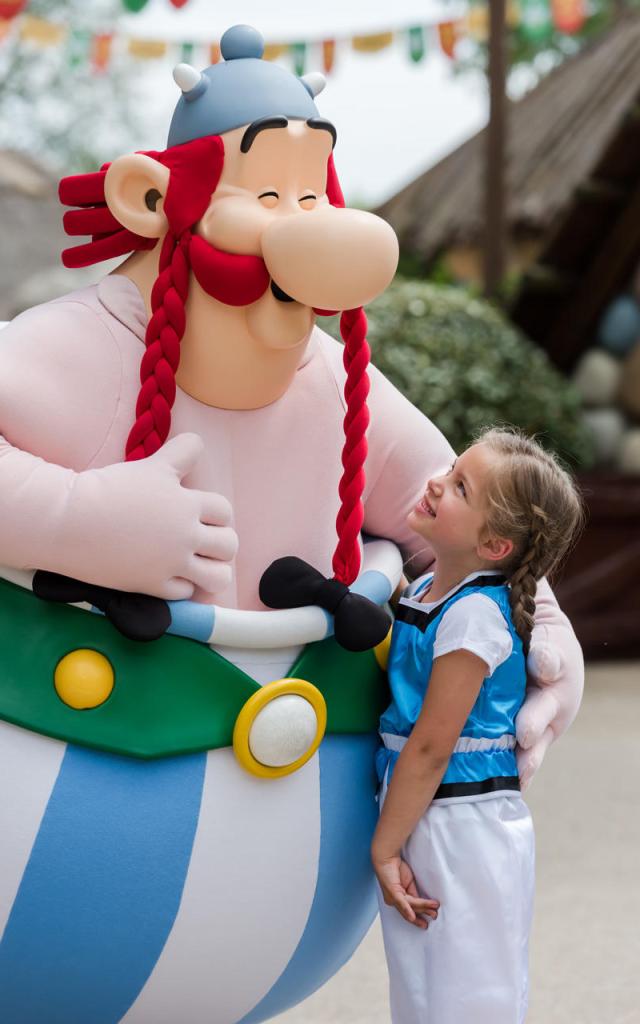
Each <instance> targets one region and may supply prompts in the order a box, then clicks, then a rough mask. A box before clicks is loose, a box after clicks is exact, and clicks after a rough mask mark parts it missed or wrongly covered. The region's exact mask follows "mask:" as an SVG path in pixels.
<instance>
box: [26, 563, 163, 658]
mask: <svg viewBox="0 0 640 1024" xmlns="http://www.w3.org/2000/svg"><path fill="white" fill-rule="evenodd" d="M33 592H34V594H35V595H36V597H41V598H42V599H43V600H44V601H61V602H64V603H65V604H76V603H78V602H79V601H85V602H88V603H89V604H92V605H94V606H95V607H96V608H99V609H100V611H101V612H104V614H105V616H106V618H107V619H109V622H111V623H112V625H113V626H115V628H116V629H117V630H118V632H119V633H122V635H123V636H126V637H127V639H128V640H142V641H146V640H158V639H159V638H160V637H161V636H162V635H163V634H164V633H166V631H167V629H168V628H169V626H170V625H171V612H170V611H169V605H168V604H167V602H166V601H163V600H162V598H161V597H149V596H148V595H147V594H130V593H128V592H127V591H126V590H111V589H110V588H109V587H99V586H97V585H96V584H94V583H83V582H82V581H81V580H74V579H71V577H70V576H60V575H58V573H57V572H46V571H45V570H44V569H38V570H37V572H36V574H35V576H34V577H33Z"/></svg>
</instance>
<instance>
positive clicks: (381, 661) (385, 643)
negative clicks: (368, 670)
mask: <svg viewBox="0 0 640 1024" xmlns="http://www.w3.org/2000/svg"><path fill="white" fill-rule="evenodd" d="M390 650H391V630H389V632H388V633H387V635H386V636H385V638H384V640H382V641H381V642H380V643H379V644H378V646H377V647H374V648H373V653H374V654H375V656H376V661H377V662H378V665H379V666H380V668H381V669H382V671H383V672H386V671H387V664H388V661H389V651H390Z"/></svg>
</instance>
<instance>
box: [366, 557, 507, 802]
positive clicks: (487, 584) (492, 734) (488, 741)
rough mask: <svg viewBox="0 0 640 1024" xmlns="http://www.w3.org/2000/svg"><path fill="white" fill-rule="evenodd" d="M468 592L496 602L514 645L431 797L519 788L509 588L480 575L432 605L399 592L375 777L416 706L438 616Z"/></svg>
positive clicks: (389, 760) (391, 757)
mask: <svg viewBox="0 0 640 1024" xmlns="http://www.w3.org/2000/svg"><path fill="white" fill-rule="evenodd" d="M425 585H426V584H425ZM420 589H423V588H422V587H421V588H420ZM468 594H484V595H485V596H486V597H488V598H490V599H491V600H492V601H495V603H496V604H497V605H498V608H499V609H500V611H501V613H502V615H503V617H504V620H505V624H506V626H507V628H508V629H509V632H510V634H511V639H512V642H513V650H512V652H511V654H510V656H509V657H508V658H507V659H506V661H504V662H503V663H502V664H501V665H498V667H497V668H496V670H495V671H494V672H493V674H492V675H490V676H487V677H486V678H485V679H484V681H483V683H482V687H481V689H480V693H479V694H478V698H477V700H476V702H475V704H474V706H473V708H472V710H471V714H470V715H469V717H468V719H467V721H466V723H465V726H464V728H463V730H462V733H461V736H460V739H459V740H458V742H457V743H456V747H455V750H454V752H453V754H452V755H451V758H450V760H449V763H448V765H447V770H446V772H445V774H444V776H443V779H442V783H441V785H440V787H439V789H438V790H437V792H436V794H435V797H434V799H438V800H441V799H451V798H453V797H464V798H466V799H473V798H474V797H476V798H477V797H481V798H482V797H486V796H488V795H491V794H495V793H498V792H502V791H503V790H517V789H519V788H520V783H519V779H518V769H517V764H516V757H515V749H514V748H515V731H516V730H515V719H516V715H517V713H518V711H519V710H520V708H521V707H522V703H523V701H524V697H525V687H526V669H525V658H524V654H523V650H522V641H521V640H520V637H519V636H518V634H517V633H516V630H515V627H514V625H513V622H512V619H511V607H510V603H509V588H508V586H507V584H506V583H505V581H504V578H503V577H502V576H498V575H480V576H476V577H475V578H473V579H470V580H468V581H466V582H463V583H462V584H461V585H460V586H459V587H458V589H457V590H456V591H454V593H453V594H450V595H449V596H448V597H446V598H444V599H443V600H442V602H441V603H440V604H438V605H436V607H435V608H428V607H427V606H426V605H418V604H417V603H416V601H415V600H414V601H411V600H410V599H407V598H405V597H403V598H401V599H400V602H399V604H398V608H397V611H396V620H395V623H394V627H393V635H392V641H391V651H390V654H389V664H388V673H389V684H390V687H391V694H392V697H393V700H392V703H391V705H390V707H389V708H388V709H387V710H386V711H385V713H384V714H383V716H382V718H381V719H380V733H381V734H382V735H383V738H384V741H385V744H386V745H385V747H383V748H382V749H381V750H379V751H378V756H377V760H376V766H377V770H378V776H379V778H380V780H381V781H382V779H383V777H384V774H385V772H386V771H387V767H388V769H389V775H388V777H389V778H390V776H391V773H392V772H393V767H394V765H395V762H396V761H397V759H398V755H399V752H400V750H401V749H402V746H403V744H404V741H405V740H406V737H408V736H409V734H410V732H411V730H412V729H413V726H414V725H415V723H416V721H417V719H418V716H419V714H420V711H421V710H422V704H423V702H424V697H425V694H426V692H427V689H428V686H429V678H430V676H431V667H432V664H433V645H434V641H435V637H436V632H437V629H438V625H439V624H440V621H441V619H442V616H443V615H444V613H445V612H446V610H447V609H448V608H450V607H451V606H452V605H453V604H455V603H456V601H459V600H460V599H461V598H463V597H466V596H467V595H468ZM389 748H391V749H389Z"/></svg>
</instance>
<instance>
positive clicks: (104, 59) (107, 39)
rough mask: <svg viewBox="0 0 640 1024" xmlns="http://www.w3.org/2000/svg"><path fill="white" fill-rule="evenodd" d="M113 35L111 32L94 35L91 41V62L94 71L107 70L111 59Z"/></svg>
mask: <svg viewBox="0 0 640 1024" xmlns="http://www.w3.org/2000/svg"><path fill="white" fill-rule="evenodd" d="M112 43H113V36H112V35H111V34H110V33H104V34H103V35H98V36H94V37H93V40H92V43H91V63H92V65H93V70H94V71H106V70H107V68H108V67H109V60H110V59H111V44H112Z"/></svg>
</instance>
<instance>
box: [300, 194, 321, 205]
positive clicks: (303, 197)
mask: <svg viewBox="0 0 640 1024" xmlns="http://www.w3.org/2000/svg"><path fill="white" fill-rule="evenodd" d="M317 198H318V197H317V196H314V194H313V192H310V193H309V195H307V196H300V199H299V200H298V202H299V203H304V201H305V199H317Z"/></svg>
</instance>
